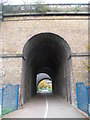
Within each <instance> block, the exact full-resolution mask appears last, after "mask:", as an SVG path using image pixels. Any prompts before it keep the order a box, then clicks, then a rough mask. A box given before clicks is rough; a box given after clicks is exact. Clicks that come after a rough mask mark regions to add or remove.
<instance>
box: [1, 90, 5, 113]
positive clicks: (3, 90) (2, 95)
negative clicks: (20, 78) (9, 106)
mask: <svg viewBox="0 0 90 120" xmlns="http://www.w3.org/2000/svg"><path fill="white" fill-rule="evenodd" d="M3 92H4V88H2V99H1V113H2V115H3Z"/></svg>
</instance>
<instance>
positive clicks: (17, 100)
mask: <svg viewBox="0 0 90 120" xmlns="http://www.w3.org/2000/svg"><path fill="white" fill-rule="evenodd" d="M18 96H19V84H17V102H16V109H18Z"/></svg>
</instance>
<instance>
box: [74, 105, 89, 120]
mask: <svg viewBox="0 0 90 120" xmlns="http://www.w3.org/2000/svg"><path fill="white" fill-rule="evenodd" d="M74 109H76V110H77V111H78V112H80V113H81V114H82V115H83V116H85V117H86V118H88V119H89V120H90V117H89V116H88V114H86V113H85V112H83V111H82V110H80V109H78V108H75V107H74Z"/></svg>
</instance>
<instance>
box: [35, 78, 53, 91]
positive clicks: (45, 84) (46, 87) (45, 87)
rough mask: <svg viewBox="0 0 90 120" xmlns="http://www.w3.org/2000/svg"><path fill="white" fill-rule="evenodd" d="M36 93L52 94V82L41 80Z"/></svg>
mask: <svg viewBox="0 0 90 120" xmlns="http://www.w3.org/2000/svg"><path fill="white" fill-rule="evenodd" d="M37 93H52V81H50V80H45V79H44V80H42V81H41V82H40V83H39V84H38V85H37Z"/></svg>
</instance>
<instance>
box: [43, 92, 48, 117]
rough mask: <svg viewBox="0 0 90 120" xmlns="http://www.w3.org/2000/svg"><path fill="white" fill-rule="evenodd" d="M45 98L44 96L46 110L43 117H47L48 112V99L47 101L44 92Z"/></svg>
mask: <svg viewBox="0 0 90 120" xmlns="http://www.w3.org/2000/svg"><path fill="white" fill-rule="evenodd" d="M45 98H46V110H45V115H44V118H47V113H48V101H47V95H46V94H45Z"/></svg>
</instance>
